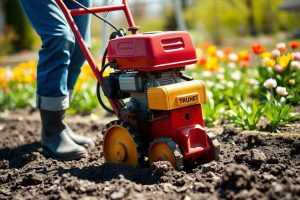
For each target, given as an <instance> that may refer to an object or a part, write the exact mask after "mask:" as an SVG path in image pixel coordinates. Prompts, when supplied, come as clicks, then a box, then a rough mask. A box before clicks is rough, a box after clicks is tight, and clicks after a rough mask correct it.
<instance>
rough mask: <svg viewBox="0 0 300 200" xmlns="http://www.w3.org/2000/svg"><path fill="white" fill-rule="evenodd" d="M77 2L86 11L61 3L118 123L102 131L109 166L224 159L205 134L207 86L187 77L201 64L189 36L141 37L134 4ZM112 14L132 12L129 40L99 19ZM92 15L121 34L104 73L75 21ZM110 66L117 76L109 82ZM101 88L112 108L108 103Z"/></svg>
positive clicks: (160, 34) (178, 164)
mask: <svg viewBox="0 0 300 200" xmlns="http://www.w3.org/2000/svg"><path fill="white" fill-rule="evenodd" d="M72 1H74V3H76V4H77V5H78V6H79V7H80V8H79V9H71V10H69V9H68V8H67V7H66V6H65V4H64V2H63V0H56V2H57V4H58V5H59V7H60V8H61V10H62V11H63V13H64V15H65V17H66V19H67V21H68V23H69V24H70V27H71V29H72V31H73V33H74V35H75V38H76V40H77V42H78V43H79V45H80V47H81V50H82V52H83V54H84V55H85V57H86V59H87V61H88V63H89V65H90V67H91V69H92V70H93V72H94V74H95V76H96V78H97V80H98V85H97V96H98V99H99V102H100V104H101V105H102V107H104V109H105V110H107V111H109V112H113V113H114V114H116V115H117V117H118V119H119V120H116V121H112V122H110V123H109V124H107V125H106V127H105V129H104V131H103V134H104V140H103V152H104V157H105V160H106V162H108V163H123V164H127V165H131V166H133V167H136V166H138V165H139V163H140V161H143V160H145V158H146V157H148V161H149V163H150V164H151V163H153V162H156V161H169V162H170V163H171V164H172V165H173V166H174V167H175V168H176V169H182V168H183V166H184V163H194V162H198V161H200V162H202V163H203V162H209V161H211V160H214V159H217V158H218V155H219V151H220V145H219V143H218V141H217V140H216V139H215V136H213V135H212V134H207V133H206V131H205V129H204V123H203V116H202V109H201V103H203V102H205V101H206V100H207V96H206V92H205V85H204V83H203V82H202V81H199V80H192V79H191V78H190V77H188V76H186V75H184V74H183V71H184V69H185V66H186V65H190V64H195V63H196V62H197V57H196V50H195V47H194V44H193V42H192V39H191V37H190V35H189V34H188V33H187V32H184V31H167V32H147V33H138V30H139V28H138V27H137V26H136V25H135V23H134V20H133V18H132V15H131V12H130V10H129V6H128V2H127V0H122V4H120V5H113V6H102V7H92V8H86V7H85V6H83V5H81V4H80V3H79V2H77V1H75V0H72ZM110 11H123V12H124V13H125V16H126V20H127V22H128V26H129V28H128V31H129V32H131V34H130V35H126V31H125V30H124V29H117V28H115V26H113V25H112V24H111V23H109V22H108V21H107V20H106V19H103V18H102V17H100V16H99V15H98V14H97V13H101V12H110ZM85 14H93V15H95V16H97V17H98V18H101V19H102V20H103V21H105V22H106V23H108V24H109V25H111V26H112V27H113V28H114V29H115V31H114V32H113V33H112V34H111V36H110V41H109V44H108V47H107V49H106V51H105V53H104V55H103V59H102V66H101V68H98V67H97V65H96V63H95V61H94V59H93V57H92V56H91V53H90V51H89V49H88V48H87V46H86V45H85V43H84V40H83V38H82V37H81V35H80V32H79V30H78V29H77V27H76V24H75V22H74V19H73V16H77V15H85ZM107 67H111V68H113V69H114V72H112V73H110V74H109V76H106V77H103V72H104V70H105V69H106V68H107ZM100 87H101V88H102V90H103V92H104V94H105V96H106V97H107V98H108V100H109V103H110V105H111V107H112V109H111V108H109V107H107V106H106V105H105V104H104V103H103V101H102V99H101V95H100ZM146 160H147V159H146Z"/></svg>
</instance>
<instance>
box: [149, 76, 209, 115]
mask: <svg viewBox="0 0 300 200" xmlns="http://www.w3.org/2000/svg"><path fill="white" fill-rule="evenodd" d="M206 101H207V96H206V88H205V84H204V83H203V81H199V80H194V81H186V82H181V83H175V84H170V85H164V86H159V87H150V88H149V89H148V105H149V108H150V109H151V110H173V109H177V108H182V107H186V106H191V105H196V104H200V103H203V102H206Z"/></svg>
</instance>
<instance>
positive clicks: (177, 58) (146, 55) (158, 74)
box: [103, 31, 197, 120]
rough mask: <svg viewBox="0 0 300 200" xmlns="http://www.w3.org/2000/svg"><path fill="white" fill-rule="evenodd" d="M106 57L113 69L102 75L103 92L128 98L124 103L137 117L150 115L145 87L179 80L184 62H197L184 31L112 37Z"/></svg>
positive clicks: (163, 84) (144, 118)
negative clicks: (103, 76)
mask: <svg viewBox="0 0 300 200" xmlns="http://www.w3.org/2000/svg"><path fill="white" fill-rule="evenodd" d="M107 58H108V61H109V62H110V63H113V66H114V67H113V68H114V69H115V71H116V72H114V73H111V74H110V76H108V77H105V78H104V86H103V88H104V89H103V90H104V93H105V95H106V96H107V97H108V98H111V99H125V98H127V101H125V106H123V107H124V108H125V109H126V110H128V111H130V112H134V113H136V115H137V118H138V119H140V120H147V119H150V118H151V114H152V113H151V112H152V111H151V108H150V107H149V105H148V98H147V95H148V89H149V88H153V87H159V86H165V85H172V84H177V83H180V82H181V81H182V79H184V76H183V75H182V73H181V71H183V70H184V66H185V65H189V64H194V63H196V62H197V56H196V51H195V47H194V44H193V42H192V39H191V37H190V35H189V34H188V33H187V32H184V31H176V32H172V31H170V32H151V33H142V34H137V35H130V36H124V37H120V38H115V39H111V40H110V42H109V45H108V51H107ZM177 87H178V86H177ZM179 87H180V86H179ZM128 97H130V98H128ZM157 101H160V99H159V98H158V99H157ZM152 110H154V109H152Z"/></svg>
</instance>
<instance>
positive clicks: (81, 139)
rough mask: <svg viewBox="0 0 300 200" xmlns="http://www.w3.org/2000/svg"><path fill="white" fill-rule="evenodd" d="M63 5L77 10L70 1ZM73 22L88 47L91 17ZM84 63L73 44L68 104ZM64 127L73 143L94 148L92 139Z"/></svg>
mask: <svg viewBox="0 0 300 200" xmlns="http://www.w3.org/2000/svg"><path fill="white" fill-rule="evenodd" d="M80 3H81V4H83V5H84V6H86V7H90V6H91V5H92V0H81V1H80ZM65 4H66V6H67V7H68V8H69V9H73V8H78V5H76V4H74V3H73V2H72V1H70V0H66V1H65ZM74 20H75V23H76V25H77V27H78V29H79V31H80V34H81V36H82V37H83V39H84V41H85V43H86V45H87V46H88V47H90V45H91V44H90V23H91V16H90V15H82V16H76V17H74ZM84 61H85V57H84V55H83V53H82V51H81V49H80V47H79V44H78V43H77V42H75V46H74V50H73V53H72V55H71V58H70V64H69V66H68V78H67V87H68V91H69V102H70V104H71V101H72V95H73V90H74V85H75V83H76V80H77V78H78V76H79V74H80V72H81V66H82V65H83V63H84ZM65 125H66V127H67V130H68V134H69V136H70V137H71V139H72V140H73V141H74V142H76V143H77V144H80V145H87V146H94V142H93V140H92V139H90V138H88V137H85V136H83V135H79V134H77V133H75V132H74V131H73V130H72V129H71V128H70V127H69V126H68V125H67V124H66V123H65Z"/></svg>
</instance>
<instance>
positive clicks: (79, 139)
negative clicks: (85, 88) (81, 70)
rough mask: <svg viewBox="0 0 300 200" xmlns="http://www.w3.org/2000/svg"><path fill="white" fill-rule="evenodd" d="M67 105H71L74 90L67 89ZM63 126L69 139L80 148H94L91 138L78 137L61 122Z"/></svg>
mask: <svg viewBox="0 0 300 200" xmlns="http://www.w3.org/2000/svg"><path fill="white" fill-rule="evenodd" d="M68 92H69V104H71V102H72V100H73V93H74V90H71V89H69V90H68ZM63 123H64V124H65V126H66V127H67V132H68V135H69V136H70V138H71V139H72V140H73V141H74V142H75V143H76V144H79V145H82V146H87V147H93V146H95V143H94V141H93V140H92V139H91V138H88V137H85V136H83V135H79V134H77V133H75V132H74V131H73V130H72V129H71V128H70V127H69V126H68V124H67V123H65V122H63Z"/></svg>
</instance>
